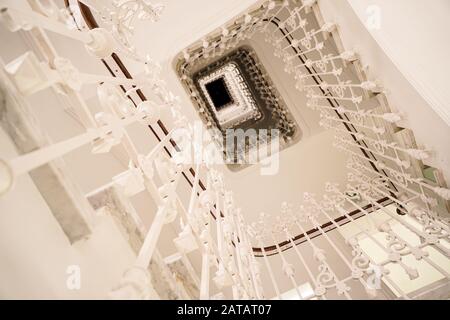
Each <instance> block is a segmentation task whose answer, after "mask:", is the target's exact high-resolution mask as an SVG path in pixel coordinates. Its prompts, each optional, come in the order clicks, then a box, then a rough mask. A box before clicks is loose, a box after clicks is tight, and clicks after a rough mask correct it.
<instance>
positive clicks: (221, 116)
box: [178, 43, 301, 170]
mask: <svg viewBox="0 0 450 320" xmlns="http://www.w3.org/2000/svg"><path fill="white" fill-rule="evenodd" d="M204 46H206V43H205V44H204ZM189 51H191V52H192V50H190V49H189ZM205 59H206V60H204V59H200V60H192V63H191V64H188V66H187V68H182V67H181V65H179V68H178V72H179V75H180V80H181V81H182V82H183V83H184V85H185V88H186V90H187V93H188V94H189V95H190V97H191V99H192V101H193V102H194V106H195V107H196V109H197V111H198V113H199V115H200V117H201V118H202V120H203V122H204V123H205V125H206V127H207V128H208V129H210V130H214V131H216V133H218V132H220V134H213V135H212V136H213V137H216V142H217V144H218V145H219V146H224V145H225V146H226V145H227V140H226V137H227V134H230V132H231V131H230V130H237V129H242V130H244V131H245V130H252V129H254V130H255V132H256V133H257V137H256V139H255V140H254V141H249V142H248V143H247V142H244V145H243V146H238V147H237V149H238V151H237V152H236V153H237V154H236V153H235V152H234V150H233V152H229V151H230V150H228V149H227V150H226V152H225V153H224V157H225V160H226V161H227V162H228V164H229V168H230V169H232V170H235V169H242V168H244V167H246V166H247V165H248V164H250V163H249V161H247V160H246V158H247V156H248V154H249V153H250V152H256V150H257V149H258V148H259V147H260V146H264V145H266V144H268V143H270V142H271V141H272V139H277V138H280V139H279V140H280V149H285V148H287V147H289V146H291V145H293V144H295V143H296V142H298V141H299V140H300V136H301V130H300V128H299V126H298V124H297V122H296V120H295V119H294V117H293V115H292V114H291V112H290V111H289V109H288V107H287V105H286V103H285V101H284V99H283V97H282V96H281V94H280V93H279V91H278V90H277V88H276V86H275V85H274V84H273V81H272V80H271V78H270V76H269V74H268V73H267V72H266V70H265V69H264V66H263V65H262V63H261V62H260V61H259V59H258V57H257V55H256V53H255V51H254V50H253V49H252V48H251V47H250V46H241V47H238V48H237V49H235V50H233V51H231V52H226V53H225V54H218V55H217V57H216V58H215V59H212V60H209V59H208V58H206V57H205ZM186 69H188V70H189V71H188V74H186V73H185V71H186ZM261 130H267V131H268V132H269V136H268V137H264V136H263V135H262V134H261V132H264V131H261ZM272 130H276V132H277V135H278V136H271V132H275V131H272ZM246 132H248V131H246ZM260 137H261V138H260ZM252 150H253V151H252ZM230 155H231V156H230ZM233 157H234V158H233ZM242 164H243V165H242ZM236 165H237V166H236Z"/></svg>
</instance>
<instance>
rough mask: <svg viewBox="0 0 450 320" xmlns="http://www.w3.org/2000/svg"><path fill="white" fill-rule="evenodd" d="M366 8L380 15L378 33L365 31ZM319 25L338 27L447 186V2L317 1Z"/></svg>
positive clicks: (449, 165)
mask: <svg viewBox="0 0 450 320" xmlns="http://www.w3.org/2000/svg"><path fill="white" fill-rule="evenodd" d="M369 5H377V6H379V8H380V9H381V11H380V13H381V16H380V17H381V24H380V27H381V28H380V29H379V30H368V29H367V28H366V27H365V25H366V22H367V19H368V18H367V17H368V16H367V13H366V10H367V8H368V6H369ZM319 6H320V9H321V11H322V14H323V16H324V20H325V21H333V22H336V23H337V24H338V25H339V33H340V36H341V38H342V41H343V44H344V47H345V48H346V49H347V50H350V49H353V48H356V49H357V51H358V52H359V53H360V54H361V60H362V63H363V64H364V65H367V66H368V69H367V71H368V75H369V77H370V78H371V79H379V80H381V83H382V84H383V86H384V87H385V88H386V89H387V98H388V100H389V103H390V105H391V107H393V109H394V110H398V111H399V112H401V113H402V114H403V116H404V118H405V121H402V122H401V123H400V124H401V125H403V126H405V127H407V128H410V129H412V130H413V131H414V134H415V137H416V140H417V142H418V144H419V146H421V147H426V148H427V149H430V150H431V151H433V153H434V154H433V157H432V158H430V159H427V160H426V161H425V162H426V164H428V165H430V166H434V167H437V168H439V169H442V171H443V172H444V175H445V176H446V179H447V181H450V126H449V123H450V122H447V123H446V120H448V119H450V118H446V117H444V114H443V113H442V112H439V113H438V112H437V111H438V109H441V111H442V110H443V109H445V110H447V116H448V115H449V114H450V107H449V103H448V101H450V90H448V75H449V74H450V63H449V62H448V56H449V52H450V42H449V41H447V39H448V30H450V22H449V20H448V17H449V14H450V2H448V1H447V0H436V1H434V0H433V1H425V0H398V1H397V0H396V1H391V0H370V1H369V0H356V1H353V0H349V1H347V0H320V1H319Z"/></svg>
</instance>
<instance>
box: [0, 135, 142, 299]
mask: <svg viewBox="0 0 450 320" xmlns="http://www.w3.org/2000/svg"><path fill="white" fill-rule="evenodd" d="M0 154H1V155H2V156H4V157H5V158H11V157H14V156H15V155H17V153H16V150H15V149H14V146H13V144H12V143H11V141H10V140H9V137H8V136H7V135H6V134H5V132H4V131H3V130H2V129H1V128H0ZM92 229H93V233H92V235H91V236H90V237H89V239H86V240H82V241H79V242H77V243H76V244H74V245H71V244H70V243H69V241H68V239H67V237H66V236H65V234H64V232H63V230H62V229H61V228H60V226H59V224H58V222H57V221H56V219H55V218H54V216H53V214H52V212H51V211H50V209H49V208H48V207H47V205H46V203H45V201H44V199H43V198H42V197H41V195H40V193H39V191H38V190H37V188H36V187H35V185H34V184H33V181H32V180H31V179H30V177H29V176H28V175H24V176H20V177H19V178H18V179H17V181H16V184H15V186H14V189H13V190H12V191H10V192H8V193H7V194H5V195H3V196H2V197H0V298H1V299H80V298H85V299H104V298H106V294H107V293H108V291H109V290H110V289H111V288H112V287H113V286H115V285H117V283H118V282H119V280H120V278H121V275H122V273H123V272H124V271H125V269H126V268H128V267H130V266H131V265H132V264H133V262H134V260H135V255H134V253H133V252H132V251H131V249H130V247H129V245H128V243H127V242H126V241H125V240H124V238H123V236H122V234H121V233H120V230H119V229H118V228H117V226H116V225H115V223H114V222H113V220H112V218H111V217H109V216H102V217H97V219H96V223H95V225H94V226H92ZM70 265H78V266H80V271H81V288H80V290H69V289H68V288H67V286H66V281H67V279H68V276H69V275H68V274H67V273H66V271H67V268H68V266H70Z"/></svg>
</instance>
